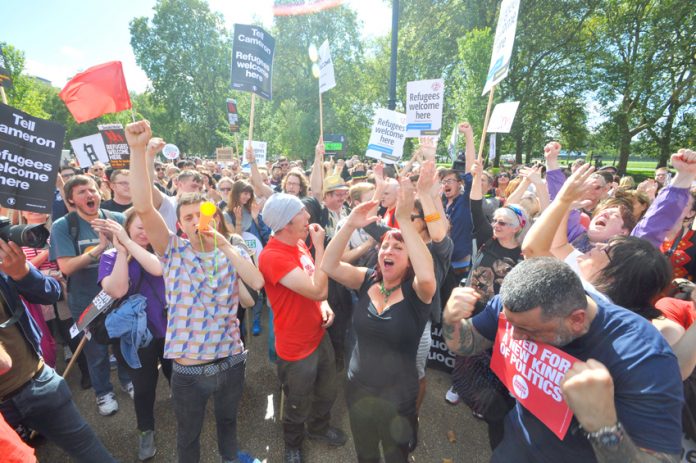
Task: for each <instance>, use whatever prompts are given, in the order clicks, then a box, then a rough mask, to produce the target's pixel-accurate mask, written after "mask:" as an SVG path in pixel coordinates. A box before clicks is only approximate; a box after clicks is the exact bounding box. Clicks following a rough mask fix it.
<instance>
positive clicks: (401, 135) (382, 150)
mask: <svg viewBox="0 0 696 463" xmlns="http://www.w3.org/2000/svg"><path fill="white" fill-rule="evenodd" d="M405 139H406V115H405V114H401V113H397V112H396V111H390V110H388V109H384V108H380V109H378V110H377V112H376V113H375V119H374V122H373V124H372V133H371V134H370V141H369V142H368V144H367V152H366V153H365V155H366V156H368V157H370V158H374V159H379V160H381V161H382V162H384V163H385V164H394V163H396V162H398V161H399V160H400V159H401V156H403V154H404V140H405Z"/></svg>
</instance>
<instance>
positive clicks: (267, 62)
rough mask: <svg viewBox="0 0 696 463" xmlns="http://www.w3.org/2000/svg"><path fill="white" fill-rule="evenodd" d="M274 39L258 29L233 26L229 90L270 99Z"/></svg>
mask: <svg viewBox="0 0 696 463" xmlns="http://www.w3.org/2000/svg"><path fill="white" fill-rule="evenodd" d="M274 50H275V39H274V38H273V37H271V36H270V34H268V33H267V32H266V31H264V30H263V29H261V28H260V27H257V26H248V25H246V24H235V25H234V41H233V43H232V71H231V78H232V88H233V89H235V90H242V91H245V92H252V93H255V94H257V95H259V96H262V97H264V98H266V99H267V100H270V99H271V97H272V93H273V92H272V85H271V82H272V80H273V53H274Z"/></svg>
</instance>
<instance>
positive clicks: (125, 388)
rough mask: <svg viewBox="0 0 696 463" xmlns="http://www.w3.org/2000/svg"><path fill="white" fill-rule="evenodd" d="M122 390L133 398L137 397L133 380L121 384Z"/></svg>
mask: <svg viewBox="0 0 696 463" xmlns="http://www.w3.org/2000/svg"><path fill="white" fill-rule="evenodd" d="M121 390H122V391H123V392H126V393H128V395H129V396H130V398H131V399H135V389H134V388H133V382H132V381H131V382H130V383H128V384H126V385H125V386H124V385H123V384H121Z"/></svg>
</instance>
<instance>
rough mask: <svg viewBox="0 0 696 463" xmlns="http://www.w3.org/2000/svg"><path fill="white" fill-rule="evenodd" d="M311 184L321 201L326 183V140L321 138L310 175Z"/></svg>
mask: <svg viewBox="0 0 696 463" xmlns="http://www.w3.org/2000/svg"><path fill="white" fill-rule="evenodd" d="M309 184H310V186H311V187H312V196H313V197H314V198H315V199H316V200H317V201H319V203H321V201H322V188H323V185H324V140H319V142H318V143H317V146H316V147H315V148H314V164H313V165H312V174H311V175H310V176H309Z"/></svg>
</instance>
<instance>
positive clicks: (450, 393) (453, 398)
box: [445, 386, 459, 405]
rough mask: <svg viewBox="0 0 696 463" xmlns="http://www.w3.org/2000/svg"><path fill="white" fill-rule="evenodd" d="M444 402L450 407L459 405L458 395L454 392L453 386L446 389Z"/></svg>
mask: <svg viewBox="0 0 696 463" xmlns="http://www.w3.org/2000/svg"><path fill="white" fill-rule="evenodd" d="M445 401H446V402H447V403H448V404H450V405H457V404H458V403H459V394H457V393H456V392H455V391H454V386H452V387H450V388H449V389H447V393H446V394H445Z"/></svg>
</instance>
